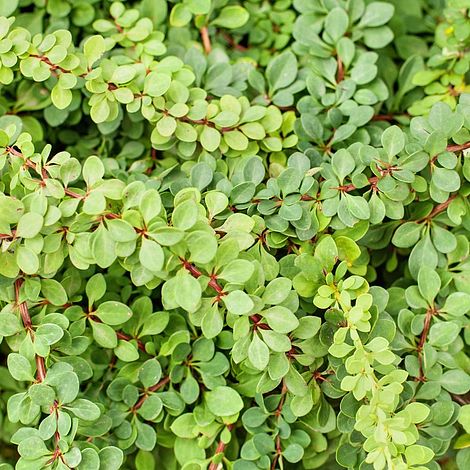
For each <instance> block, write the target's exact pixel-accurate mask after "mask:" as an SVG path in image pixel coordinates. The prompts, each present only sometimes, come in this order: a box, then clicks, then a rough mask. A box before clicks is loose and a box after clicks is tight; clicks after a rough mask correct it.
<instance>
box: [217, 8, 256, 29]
mask: <svg viewBox="0 0 470 470" xmlns="http://www.w3.org/2000/svg"><path fill="white" fill-rule="evenodd" d="M249 17H250V15H249V14H248V12H247V11H246V10H245V9H244V8H243V7H241V6H238V5H231V6H226V7H224V8H222V10H221V11H220V14H219V16H217V17H216V18H215V19H214V20H212V22H211V23H212V24H213V25H216V26H221V27H222V28H228V29H235V28H241V27H242V26H243V25H244V24H245V23H246V22H247V21H248V18H249Z"/></svg>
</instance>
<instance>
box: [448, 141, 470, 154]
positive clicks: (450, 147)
mask: <svg viewBox="0 0 470 470" xmlns="http://www.w3.org/2000/svg"><path fill="white" fill-rule="evenodd" d="M469 148H470V142H466V143H465V144H462V145H448V146H447V148H446V150H448V151H449V152H460V151H461V150H466V149H469Z"/></svg>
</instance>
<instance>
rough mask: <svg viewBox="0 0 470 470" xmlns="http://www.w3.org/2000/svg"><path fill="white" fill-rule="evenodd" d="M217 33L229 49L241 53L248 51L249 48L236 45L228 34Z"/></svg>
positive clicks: (223, 32)
mask: <svg viewBox="0 0 470 470" xmlns="http://www.w3.org/2000/svg"><path fill="white" fill-rule="evenodd" d="M218 33H220V34H221V35H222V37H223V38H224V39H225V40H226V41H227V42H228V43H229V45H230V47H231V48H233V49H236V50H237V51H242V52H244V51H247V50H248V49H249V47H245V46H242V45H241V44H238V43H237V42H235V40H234V39H233V38H232V36H230V34H228V33H227V32H225V31H218Z"/></svg>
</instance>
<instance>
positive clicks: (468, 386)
mask: <svg viewBox="0 0 470 470" xmlns="http://www.w3.org/2000/svg"><path fill="white" fill-rule="evenodd" d="M439 382H440V384H441V385H442V387H443V388H445V389H446V390H447V391H448V392H450V393H455V394H457V395H463V394H464V393H467V392H468V391H469V390H470V376H469V375H468V374H467V373H465V372H464V371H463V370H460V369H453V370H448V371H447V372H444V374H442V377H441V378H440V379H439Z"/></svg>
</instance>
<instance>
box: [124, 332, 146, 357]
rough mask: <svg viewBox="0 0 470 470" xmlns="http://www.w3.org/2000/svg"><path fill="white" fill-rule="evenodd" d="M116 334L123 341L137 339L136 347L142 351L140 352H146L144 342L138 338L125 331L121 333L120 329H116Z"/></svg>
mask: <svg viewBox="0 0 470 470" xmlns="http://www.w3.org/2000/svg"><path fill="white" fill-rule="evenodd" d="M116 336H117V337H118V338H119V339H122V340H124V341H132V340H133V339H135V340H136V341H137V347H138V348H139V349H140V350H141V351H142V352H147V351H146V350H145V344H144V343H143V342H142V341H141V340H140V339H138V338H133V337H132V336H129V335H126V333H123V332H122V331H116Z"/></svg>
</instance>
